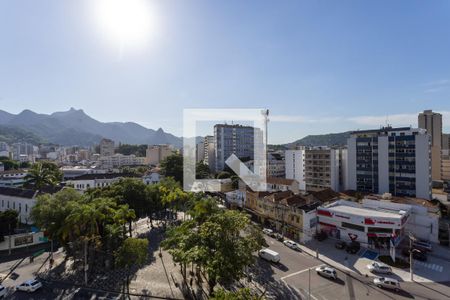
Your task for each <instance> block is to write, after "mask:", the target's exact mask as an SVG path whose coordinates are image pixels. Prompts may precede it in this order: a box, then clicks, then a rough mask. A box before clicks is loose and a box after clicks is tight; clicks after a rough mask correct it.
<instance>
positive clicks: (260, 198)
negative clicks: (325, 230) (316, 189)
mask: <svg viewBox="0 0 450 300" xmlns="http://www.w3.org/2000/svg"><path fill="white" fill-rule="evenodd" d="M246 199H247V200H246V202H245V208H246V210H247V211H250V212H251V213H252V214H253V215H254V216H256V218H257V219H258V221H259V222H261V223H262V224H264V226H265V227H270V228H272V229H275V230H276V231H278V232H279V233H281V234H282V235H283V236H285V237H288V238H290V239H293V240H295V241H302V242H306V241H308V240H310V239H311V237H312V236H313V234H314V231H315V227H316V220H317V218H316V207H318V206H319V204H320V202H316V201H314V199H313V198H312V197H311V196H302V195H299V194H294V193H292V192H291V191H282V192H276V193H268V192H253V191H251V190H247V195H246Z"/></svg>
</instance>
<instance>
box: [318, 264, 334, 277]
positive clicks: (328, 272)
mask: <svg viewBox="0 0 450 300" xmlns="http://www.w3.org/2000/svg"><path fill="white" fill-rule="evenodd" d="M316 272H317V274H318V275H321V276H324V277H328V278H331V279H337V272H336V269H334V268H331V267H327V266H320V267H317V268H316Z"/></svg>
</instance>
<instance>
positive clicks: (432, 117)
mask: <svg viewBox="0 0 450 300" xmlns="http://www.w3.org/2000/svg"><path fill="white" fill-rule="evenodd" d="M418 122H419V128H423V129H426V130H427V133H428V134H429V135H431V178H432V180H441V150H442V115H441V114H439V113H435V112H433V111H432V110H424V111H423V112H422V113H420V114H419V117H418Z"/></svg>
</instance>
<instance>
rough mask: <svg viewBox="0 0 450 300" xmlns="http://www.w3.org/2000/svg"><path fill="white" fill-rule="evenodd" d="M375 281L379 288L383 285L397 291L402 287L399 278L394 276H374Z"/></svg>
mask: <svg viewBox="0 0 450 300" xmlns="http://www.w3.org/2000/svg"><path fill="white" fill-rule="evenodd" d="M373 283H374V284H375V285H376V286H377V287H379V288H381V287H383V288H387V289H393V290H395V291H398V290H399V289H400V283H399V282H398V280H396V279H393V278H387V277H380V278H374V280H373Z"/></svg>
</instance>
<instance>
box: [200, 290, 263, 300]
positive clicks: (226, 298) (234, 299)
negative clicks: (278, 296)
mask: <svg viewBox="0 0 450 300" xmlns="http://www.w3.org/2000/svg"><path fill="white" fill-rule="evenodd" d="M209 299H211V300H264V299H265V297H264V296H257V295H252V293H251V291H250V289H248V288H243V289H239V290H237V291H226V290H224V289H218V290H217V291H215V292H214V296H213V297H211V298H209Z"/></svg>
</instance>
